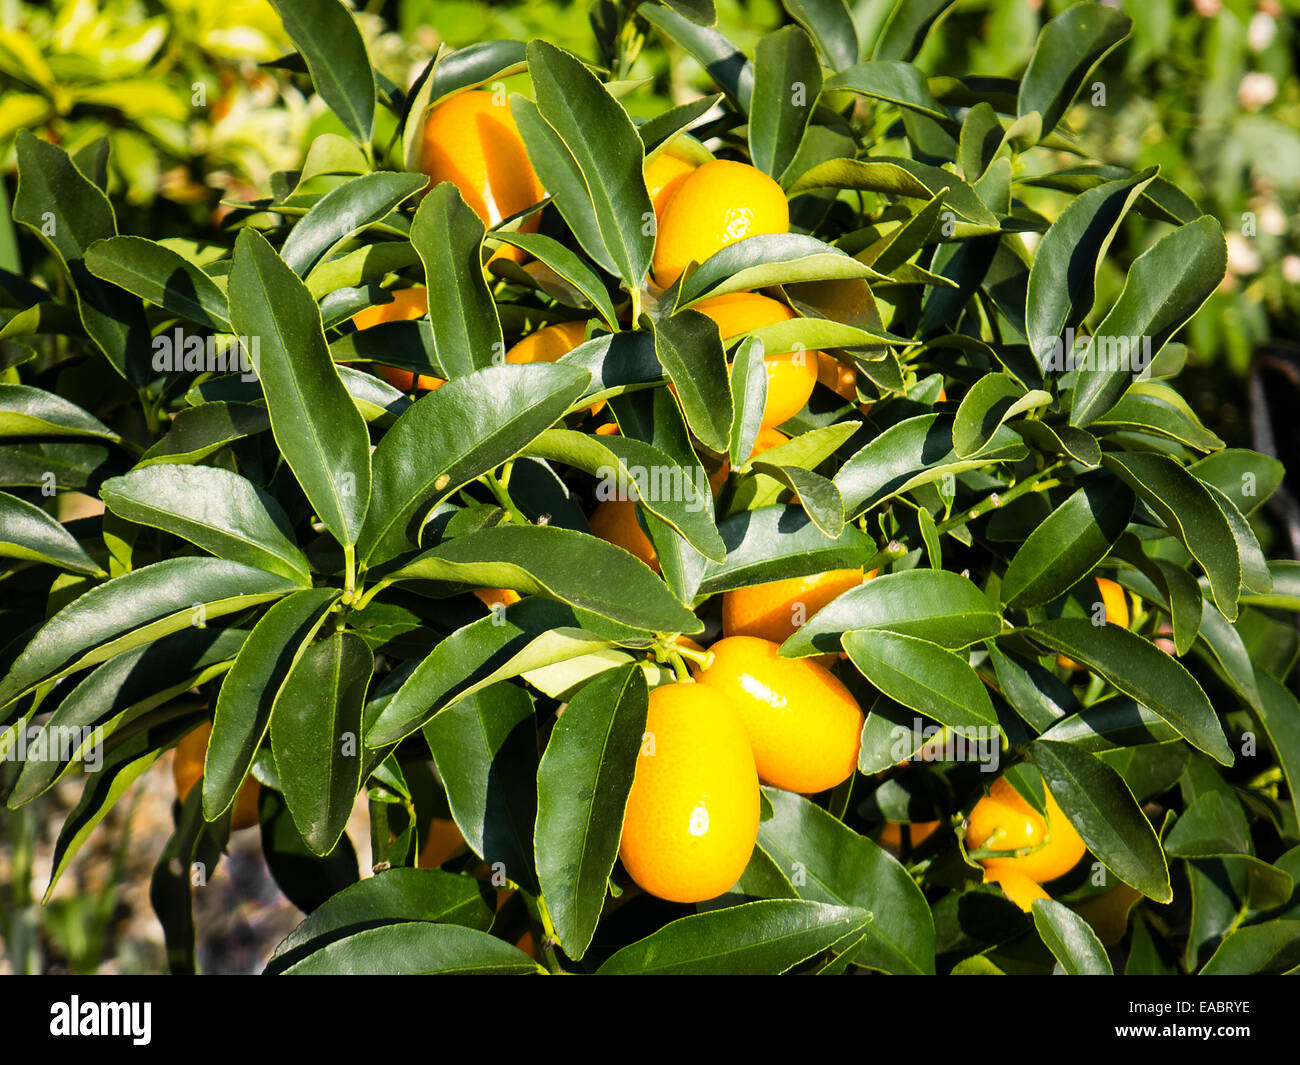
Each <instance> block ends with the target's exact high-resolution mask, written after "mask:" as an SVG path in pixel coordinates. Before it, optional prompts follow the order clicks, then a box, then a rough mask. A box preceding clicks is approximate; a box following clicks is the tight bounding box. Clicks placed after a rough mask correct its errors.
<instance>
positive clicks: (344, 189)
mask: <svg viewBox="0 0 1300 1065" xmlns="http://www.w3.org/2000/svg"><path fill="white" fill-rule="evenodd" d="M427 183H428V178H426V177H425V176H424V175H423V174H394V173H391V172H388V171H383V172H380V173H375V174H361V175H359V176H358V177H354V178H352V179H351V180H349V181H345V182H344V183H343V184H341V185H336V186H334V188H332V189H330V191H329V192H327V193H325V195H324V196H322V197H321V198H320V199H319V200H317V201H316V203H315V204H314V205H313V206H312V208H311V210H310V211H308V212H307V213H306V214H305V215H304V216H303V217H302V218H300V219H299V220H298V221H297V223H296V224H295V225H294V227H293V229H292V230H291V231H290V233H289V236H288V237H287V238H286V239H285V242H284V244H283V245H281V247H280V258H282V259H283V260H284V261H285V263H286V264H288V266H289V268H290V269H291V270H292V271H293V272H294V273H295V274H297V275H298V276H299V277H306V276H307V274H308V272H309V271H310V270H311V269H312V267H313V266H315V265H316V264H317V263H318V262H320V261H321V260H322V259H324V258H325V257H326V256H327V255H329V253H330V251H331V250H332V249H334V248H337V247H338V246H339V245H340V244H342V243H343V242H344V241H345V240H347V239H348V238H349V237H352V236H354V235H356V234H357V233H360V232H361V231H362V230H364V229H366V228H367V227H368V226H371V225H373V224H374V223H375V222H379V221H382V220H383V219H384V218H386V217H387V216H388V214H389V213H390V212H391V211H393V210H395V209H396V208H397V207H398V206H399V205H400V204H401V203H402V202H403V201H405V200H408V199H410V198H411V197H412V196H414V195H415V194H416V193H417V192H419V191H420V190H421V189H422V188H424V186H425V185H426V184H427ZM417 250H418V248H417Z"/></svg>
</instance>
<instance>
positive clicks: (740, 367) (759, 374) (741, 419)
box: [727, 337, 842, 524]
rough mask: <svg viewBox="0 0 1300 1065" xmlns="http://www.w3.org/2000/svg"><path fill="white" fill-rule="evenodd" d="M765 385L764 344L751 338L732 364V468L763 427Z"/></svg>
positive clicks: (750, 450)
mask: <svg viewBox="0 0 1300 1065" xmlns="http://www.w3.org/2000/svg"><path fill="white" fill-rule="evenodd" d="M767 384H768V381H767V368H766V364H765V363H764V362H763V342H762V341H761V340H758V339H756V338H753V337H750V338H749V339H747V340H745V341H743V342H742V343H741V345H740V347H738V348H737V349H736V357H735V359H733V360H732V364H731V391H732V396H733V401H734V403H735V408H734V409H733V410H732V412H731V440H730V443H729V445H728V447H727V455H728V458H729V459H730V462H731V465H732V467H733V468H735V467H739V466H741V465H743V464H744V463H745V462H746V461H747V460H748V459H749V456H750V455H751V454H753V451H754V441H755V440H757V439H758V433H759V430H760V428H762V423H763V411H764V410H765V409H766V408H767ZM841 509H842V507H841ZM841 517H842V515H841ZM841 524H842V522H841Z"/></svg>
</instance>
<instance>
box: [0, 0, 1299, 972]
mask: <svg viewBox="0 0 1300 1065" xmlns="http://www.w3.org/2000/svg"><path fill="white" fill-rule="evenodd" d="M610 2H613V0H610ZM619 2H620V3H626V2H627V0H619ZM355 6H356V7H357V9H358V12H359V16H360V17H359V20H358V21H359V23H360V25H361V27H362V31H363V33H364V34H365V36H366V38H367V44H368V48H369V50H370V54H371V57H372V59H373V60H374V62H375V63H376V65H377V66H378V67H379V69H380V70H381V72H382V73H383V75H384V76H385V77H387V78H388V79H390V80H391V82H392V83H393V84H394V85H395V86H396V87H399V88H402V89H404V88H405V87H407V86H409V85H410V84H411V82H412V81H413V80H414V78H415V77H416V75H417V74H418V72H419V71H420V70H421V69H422V68H423V67H424V65H425V64H426V63H427V62H428V60H429V58H430V57H431V56H432V55H433V54H434V53H435V52H436V51H437V49H438V48H439V46H440V45H443V44H445V45H447V46H449V47H451V48H460V47H464V46H466V45H469V44H472V43H475V42H478V41H483V40H492V39H498V38H514V39H522V40H526V39H529V38H532V37H544V38H546V39H547V40H549V41H551V42H553V43H556V44H558V45H560V46H562V47H565V48H568V49H571V50H572V51H574V52H576V53H577V54H579V55H581V56H583V57H584V58H587V59H594V57H595V54H596V53H595V49H594V44H593V35H592V29H591V23H590V18H589V11H590V6H591V5H590V4H589V3H588V0H498V2H488V0H355ZM892 6H893V0H848V7H849V9H850V12H851V14H852V16H853V18H854V21H855V23H856V24H857V27H858V35H859V39H860V40H861V42H862V43H863V52H864V55H869V54H870V51H871V48H872V42H873V41H874V40H875V39H876V37H877V35H878V34H879V31H880V29H881V28H882V26H883V25H884V22H885V19H886V17H887V16H888V14H889V12H890V10H891V8H892ZM1069 6H1070V3H1069V0H956V2H955V3H952V4H950V5H949V6H948V7H947V8H946V9H945V11H944V13H943V14H942V16H941V17H940V22H939V23H938V25H937V26H936V28H935V29H934V30H933V31H932V32H931V33H930V35H929V37H928V40H927V42H926V44H925V47H924V49H923V51H922V52H921V53H920V55H919V56H918V58H917V60H916V63H917V65H918V66H919V67H920V68H921V69H923V70H926V71H928V72H930V73H931V74H932V75H933V74H943V75H947V76H964V75H969V74H978V75H984V76H990V77H1006V76H1011V75H1015V74H1018V73H1020V72H1021V71H1023V69H1024V67H1025V65H1026V63H1027V61H1028V59H1029V56H1030V54H1031V52H1032V49H1033V44H1034V40H1035V38H1036V36H1037V34H1038V32H1039V29H1040V27H1041V26H1042V24H1043V23H1045V22H1046V21H1047V20H1048V19H1050V18H1052V17H1053V16H1055V15H1056V14H1058V13H1059V12H1060V11H1062V10H1064V9H1065V8H1067V7H1069ZM1115 6H1117V7H1122V8H1123V10H1124V11H1125V12H1126V13H1127V14H1128V15H1129V16H1130V17H1131V18H1132V19H1133V23H1134V29H1133V35H1132V37H1131V38H1130V39H1129V40H1128V41H1127V42H1126V43H1125V44H1124V45H1123V46H1122V47H1120V48H1119V49H1117V50H1116V52H1115V53H1113V54H1112V55H1111V56H1110V57H1109V58H1108V59H1107V61H1106V62H1105V63H1104V65H1103V66H1102V68H1101V69H1100V71H1099V73H1098V75H1097V77H1096V78H1095V79H1094V83H1093V85H1089V86H1085V88H1084V91H1082V92H1081V93H1080V95H1079V98H1078V101H1077V102H1076V104H1075V106H1074V107H1073V109H1072V110H1071V111H1070V112H1069V114H1068V115H1067V125H1068V127H1069V129H1070V130H1071V131H1072V132H1073V135H1074V137H1075V138H1076V140H1077V143H1078V145H1079V149H1080V154H1081V155H1082V156H1084V157H1096V158H1101V159H1105V160H1107V161H1109V162H1111V163H1114V164H1117V165H1120V166H1125V167H1130V168H1133V169H1140V168H1142V167H1145V166H1149V165H1151V164H1159V165H1160V167H1161V170H1162V174H1163V176H1164V177H1165V178H1167V179H1168V180H1170V181H1172V182H1173V183H1175V184H1176V185H1178V186H1180V187H1181V188H1183V189H1184V190H1186V191H1187V192H1188V193H1189V194H1190V195H1191V196H1192V197H1193V198H1194V199H1195V200H1196V201H1197V202H1198V203H1199V204H1200V206H1201V207H1202V208H1203V209H1204V210H1205V211H1207V212H1208V213H1211V214H1213V215H1215V216H1216V217H1217V218H1218V219H1219V220H1220V222H1221V223H1222V224H1223V228H1224V230H1225V232H1226V233H1227V240H1228V275H1227V277H1226V279H1225V280H1224V283H1223V285H1222V286H1221V288H1220V289H1219V291H1218V292H1217V293H1215V295H1214V296H1213V297H1212V298H1211V300H1210V302H1209V304H1208V305H1207V306H1206V308H1205V309H1204V310H1203V311H1202V312H1201V313H1200V314H1199V315H1197V317H1196V318H1195V320H1194V322H1193V323H1192V325H1191V327H1190V330H1189V335H1188V336H1187V337H1186V338H1185V339H1186V340H1187V341H1188V343H1189V345H1190V347H1191V355H1190V358H1189V364H1188V372H1187V373H1185V374H1184V375H1183V376H1182V377H1180V378H1179V380H1178V387H1179V388H1180V389H1182V390H1183V391H1184V393H1185V394H1186V396H1187V398H1188V400H1189V401H1190V402H1191V403H1192V404H1193V406H1194V407H1195V408H1196V409H1197V412H1198V414H1199V415H1200V416H1201V418H1202V419H1203V420H1204V421H1205V423H1206V425H1207V426H1208V427H1209V428H1210V429H1212V430H1214V431H1215V432H1216V433H1218V434H1219V435H1220V436H1221V437H1222V438H1223V439H1224V440H1225V441H1227V442H1228V444H1229V445H1230V446H1253V447H1255V448H1258V449H1260V450H1264V451H1271V452H1274V453H1276V454H1278V455H1279V457H1281V458H1282V459H1283V460H1284V461H1286V462H1287V463H1288V465H1292V466H1294V465H1295V464H1296V463H1298V462H1300V453H1297V439H1296V438H1297V436H1300V434H1296V433H1295V431H1294V429H1293V428H1292V424H1293V418H1294V415H1293V414H1292V413H1291V408H1293V407H1294V405H1295V402H1296V399H1297V397H1300V78H1298V77H1297V64H1298V62H1300V0H1194V2H1193V0H1123V2H1118V0H1117V2H1116V4H1115ZM717 9H718V28H719V30H720V31H721V32H722V33H723V34H724V35H726V36H727V37H729V38H730V39H731V40H732V41H733V42H734V43H735V44H736V45H737V46H738V47H740V48H741V49H742V50H745V51H747V52H752V48H753V45H754V43H755V41H757V39H758V38H759V37H760V36H762V35H763V34H765V33H768V32H770V31H771V30H773V29H775V28H777V27H778V26H780V25H781V24H783V23H784V22H786V21H788V19H787V16H786V14H785V12H784V9H783V8H782V6H781V4H780V3H779V2H778V0H717ZM290 51H291V48H290V44H289V41H288V38H287V36H286V35H285V33H284V30H283V28H282V26H281V24H280V20H279V17H278V16H277V14H276V13H275V10H274V9H273V7H272V6H271V4H270V3H269V0H54V2H49V0H41V2H28V0H0V177H2V178H3V181H0V217H3V218H7V216H8V214H9V204H10V203H11V202H12V197H13V195H14V189H15V159H14V139H15V136H16V135H17V133H18V132H19V131H20V130H22V129H31V130H33V131H34V132H36V133H37V135H39V136H41V137H44V138H46V139H48V140H51V141H54V142H55V143H59V144H61V145H62V146H64V147H65V148H66V149H67V150H68V151H69V152H70V153H72V154H73V155H74V157H75V158H76V161H77V163H78V165H79V166H81V167H82V168H83V169H84V170H86V171H87V172H91V171H94V172H95V173H96V174H98V175H102V176H103V178H104V180H106V182H107V188H108V191H109V195H110V196H111V197H112V199H113V201H114V204H115V207H116V209H117V211H118V217H119V220H120V221H121V224H122V229H123V231H125V232H134V233H139V234H142V235H146V236H150V237H153V238H154V239H159V240H187V241H195V242H199V243H203V242H205V241H208V240H212V239H215V238H216V237H217V234H218V232H219V230H220V227H221V223H222V220H223V218H224V217H225V216H226V214H227V213H228V212H229V210H230V206H229V205H231V204H235V203H242V202H246V201H249V200H253V199H256V198H257V197H259V196H262V195H265V194H266V192H267V190H268V188H269V186H270V182H271V175H272V174H273V173H274V172H276V171H292V170H294V169H296V168H297V167H298V166H300V165H301V162H302V159H303V156H304V153H305V148H306V145H307V144H308V143H310V141H311V140H312V139H313V138H314V137H316V136H318V135H319V134H320V133H322V132H326V131H331V130H337V131H340V132H341V129H340V127H339V125H338V120H337V119H336V118H335V117H334V116H333V115H332V114H331V113H329V112H328V111H327V110H326V109H325V108H324V106H323V104H322V103H321V101H319V100H309V93H308V92H307V91H306V90H307V84H306V79H305V77H304V76H303V75H301V74H300V73H298V72H297V70H296V69H295V64H293V63H290V62H283V61H282V60H283V57H284V56H286V55H287V54H288V53H289V52H290ZM631 78H632V79H634V80H638V79H641V80H644V82H645V84H644V85H643V86H642V87H641V88H640V90H639V91H638V92H637V93H635V94H633V95H632V96H630V97H629V98H628V99H627V103H628V105H629V108H630V109H631V110H632V111H633V112H634V113H637V114H647V115H648V114H654V113H657V112H659V111H661V110H662V109H663V106H664V103H665V101H667V102H671V103H680V102H683V101H685V100H688V99H691V98H693V97H695V96H697V95H698V94H700V93H702V92H704V91H709V90H711V88H712V87H711V85H710V84H709V83H708V81H707V79H706V77H705V75H704V73H703V71H702V70H701V69H700V68H699V66H698V65H697V64H696V62H695V61H694V60H693V59H691V58H690V57H689V56H687V55H685V54H684V53H683V52H681V51H680V50H679V49H677V48H675V47H674V46H671V45H665V44H664V43H663V42H662V41H660V40H658V39H657V38H656V36H655V35H654V34H653V33H651V34H649V40H648V41H647V45H646V48H645V50H644V51H643V52H642V53H641V56H640V58H639V59H638V61H637V63H636V64H635V65H634V67H633V68H632V71H631ZM1097 83H1100V85H1101V87H1102V89H1103V90H1104V91H1103V92H1102V93H1098V92H1096V91H1095V89H1094V86H1095V85H1096V84H1097ZM883 133H884V135H885V136H887V137H888V136H890V135H891V134H890V131H883ZM383 134H384V131H382V130H381V131H380V143H382V141H383ZM101 137H107V141H108V145H109V152H108V155H107V157H106V158H105V157H103V156H102V155H101V154H98V153H97V152H96V149H95V147H94V145H95V144H96V142H97V141H98V140H99V138H101ZM1074 161H1075V160H1074V159H1072V158H1071V157H1070V155H1069V154H1068V153H1064V152H1062V153H1060V154H1059V155H1058V157H1057V158H1055V159H1050V158H1049V159H1047V160H1046V161H1045V162H1044V163H1042V164H1040V165H1044V167H1045V169H1051V168H1056V167H1059V166H1069V165H1071V164H1072V163H1073V162H1074ZM1064 202H1066V198H1065V197H1063V196H1062V195H1061V194H1059V193H1055V192H1052V191H1051V190H1046V189H1043V190H1039V191H1038V193H1036V194H1035V196H1034V199H1033V201H1032V202H1030V203H1027V204H1026V205H1025V206H1026V207H1027V208H1029V209H1031V210H1034V211H1037V212H1039V213H1041V214H1042V215H1044V216H1045V217H1046V218H1047V219H1049V220H1050V219H1052V218H1054V217H1055V214H1056V212H1057V211H1059V210H1060V208H1061V206H1062V205H1063V204H1064ZM1166 228H1167V227H1165V226H1164V225H1163V224H1161V223H1158V222H1153V221H1151V220H1149V219H1145V218H1142V217H1140V216H1138V215H1137V214H1136V213H1134V214H1131V215H1130V216H1129V218H1128V220H1127V221H1126V222H1125V224H1124V228H1123V230H1122V232H1121V234H1120V236H1119V237H1118V238H1117V240H1116V241H1115V243H1114V245H1113V246H1112V248H1111V252H1110V256H1111V258H1110V260H1109V261H1108V262H1107V263H1106V265H1105V267H1104V268H1103V274H1102V277H1101V278H1100V279H1099V280H1100V284H1099V285H1098V292H1097V301H1098V307H1099V308H1103V309H1104V308H1105V307H1107V306H1109V304H1110V303H1111V302H1112V301H1113V300H1114V298H1115V297H1116V296H1117V295H1118V292H1119V288H1120V285H1121V284H1122V279H1123V277H1124V273H1125V271H1126V269H1127V267H1128V265H1129V263H1131V262H1132V260H1133V259H1135V258H1136V257H1137V256H1138V255H1140V254H1141V253H1142V251H1143V250H1145V249H1146V248H1147V247H1149V246H1150V244H1151V243H1153V242H1154V241H1155V240H1156V239H1158V238H1159V237H1160V236H1161V235H1162V234H1163V233H1164V232H1165V231H1166ZM21 253H22V254H21V255H20V248H19V245H18V244H17V243H16V241H15V237H14V234H13V232H12V230H11V229H10V228H9V227H8V226H7V225H0V267H4V268H5V269H9V270H13V271H14V272H16V273H20V274H22V275H23V276H26V277H47V276H48V277H50V278H53V277H55V276H57V273H58V272H57V270H49V269H47V266H48V264H46V263H44V262H42V261H41V260H40V259H39V258H38V256H40V255H43V254H44V253H43V252H41V251H40V249H39V247H38V246H37V245H36V244H35V243H30V244H29V243H24V244H23V245H22V247H21ZM4 302H5V293H4V290H3V287H0V304H3V303H4ZM1094 324H1095V323H1094ZM1270 409H1271V410H1272V412H1273V413H1272V415H1271V417H1270V415H1269V411H1270ZM1261 434H1263V435H1261ZM163 787H164V791H165V788H166V781H165V780H164V781H163ZM160 810H161V811H165V810H166V806H160ZM153 819H154V820H157V821H158V822H159V823H162V822H164V821H165V817H163V816H162V814H160V813H159V812H158V811H155V814H154V818H153ZM36 820H37V819H36V818H35V817H34V816H33V813H32V811H31V810H28V811H26V812H19V813H15V812H11V811H7V810H6V811H0V938H4V939H6V940H7V951H6V953H7V954H8V965H7V966H6V965H5V963H4V962H0V968H5V967H7V968H9V969H10V971H14V970H18V971H26V970H32V969H40V968H48V967H49V965H50V964H51V959H54V960H53V962H52V964H54V965H55V966H56V967H59V968H64V969H69V970H71V971H78V972H93V971H95V970H96V969H97V968H99V967H100V964H101V961H102V960H103V959H106V958H110V957H115V958H116V959H117V960H116V962H115V963H114V964H115V965H116V966H117V967H118V968H119V969H120V970H124V971H133V970H137V969H142V970H149V969H152V968H155V967H156V965H157V951H158V947H159V944H153V945H151V946H149V947H144V948H140V947H138V946H136V947H132V946H131V945H130V944H131V943H132V941H133V940H136V939H137V938H138V937H139V936H143V935H145V934H146V933H144V932H143V931H141V930H140V929H139V928H137V929H135V930H134V931H124V930H123V929H122V928H121V927H120V923H121V922H120V919H121V917H122V915H123V913H124V912H129V911H132V910H135V909H137V908H138V909H139V910H140V913H141V915H142V916H143V918H144V920H145V922H148V920H149V911H148V908H147V905H142V906H140V907H136V906H134V905H132V904H131V900H127V899H124V897H123V895H122V891H121V888H120V887H119V885H120V884H129V883H141V882H147V880H148V870H147V867H146V869H145V871H144V872H143V874H142V873H141V870H139V869H135V870H133V869H130V868H126V866H129V865H130V864H131V863H132V862H133V861H135V860H137V859H136V858H133V857H132V854H131V852H129V851H128V849H127V848H126V846H125V844H123V845H122V846H121V847H119V848H117V849H112V848H110V849H107V850H106V851H105V852H104V853H103V854H101V855H99V857H98V859H97V860H98V861H99V862H100V864H101V865H102V866H103V867H104V868H103V869H102V870H101V871H100V874H98V875H96V874H85V875H83V876H82V877H80V878H79V884H78V890H77V892H76V893H75V894H76V897H75V898H69V899H66V900H60V901H59V902H58V903H57V904H55V905H52V906H50V907H46V908H45V910H44V911H43V912H38V910H37V907H36V906H35V904H34V903H33V902H32V898H33V895H34V894H35V895H36V896H39V894H40V890H39V889H40V887H41V885H40V884H34V883H33V880H35V879H39V877H40V875H41V872H40V871H41V870H43V869H44V868H45V867H47V866H48V861H46V860H43V859H42V858H41V857H39V856H38V855H39V854H40V853H41V852H42V850H43V849H46V850H47V849H48V846H49V843H50V841H49V840H46V839H44V838H43V837H42V829H41V828H40V826H39V825H38V824H37V823H36ZM41 820H42V821H43V823H45V824H46V825H53V824H55V823H57V819H56V818H43V819H41ZM145 821H146V823H145V824H144V825H141V826H139V828H138V829H137V832H138V834H142V835H147V834H148V833H149V832H150V831H151V830H152V829H154V828H156V827H157V826H156V825H153V824H152V823H151V822H150V819H149V818H148V817H146V819H145ZM128 822H129V819H128ZM122 827H123V828H126V826H125V825H124V826H122ZM164 835H165V832H164ZM156 850H157V848H156V847H154V846H149V847H145V848H141V851H140V853H141V854H143V855H144V856H145V857H144V858H143V859H140V860H143V861H146V862H152V855H153V854H154V852H156ZM34 856H37V857H36V859H35V861H33V857H34ZM33 887H35V888H36V889H37V890H35V891H33ZM274 903H275V900H273V899H271V898H270V896H269V895H268V896H267V897H266V898H265V899H263V900H262V902H261V903H259V904H258V905H263V906H265V907H272V908H273V906H274ZM290 909H291V908H290ZM268 912H270V910H268ZM259 919H260V918H259ZM252 923H256V922H255V921H254V922H252ZM240 927H243V928H245V929H246V928H247V927H249V922H248V921H245V922H244V924H243V925H241V926H240ZM157 933H158V930H157V929H156V928H153V929H152V932H151V933H149V934H152V935H153V937H154V939H156V940H159V941H160V939H161V936H160V935H159V934H157ZM233 938H236V939H238V938H239V936H238V935H236V936H234V937H233ZM244 938H248V937H247V936H245V937H244ZM243 945H244V946H245V947H247V943H244V944H243ZM41 959H43V961H42V960H41ZM213 960H214V962H215V964H214V966H213V967H215V968H221V967H222V965H221V962H220V961H219V960H217V959H213Z"/></svg>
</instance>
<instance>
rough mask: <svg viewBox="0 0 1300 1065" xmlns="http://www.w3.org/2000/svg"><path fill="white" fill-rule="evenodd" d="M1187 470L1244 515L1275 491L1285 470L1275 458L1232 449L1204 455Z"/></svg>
mask: <svg viewBox="0 0 1300 1065" xmlns="http://www.w3.org/2000/svg"><path fill="white" fill-rule="evenodd" d="M1188 470H1189V471H1190V472H1191V473H1192V474H1194V475H1195V476H1196V478H1197V480H1199V481H1201V482H1202V483H1203V484H1207V485H1213V486H1214V487H1215V488H1217V489H1218V490H1219V491H1220V492H1222V493H1223V494H1224V495H1225V496H1227V497H1228V498H1229V499H1231V500H1232V503H1233V506H1235V507H1236V508H1237V509H1238V510H1239V511H1241V513H1242V514H1245V515H1247V516H1249V515H1250V514H1252V513H1253V512H1254V511H1255V509H1256V508H1257V507H1258V506H1259V505H1260V504H1261V503H1263V502H1264V501H1265V500H1266V499H1268V498H1269V497H1270V496H1272V495H1273V493H1274V492H1276V491H1277V490H1278V488H1279V487H1280V486H1281V484H1282V479H1283V478H1284V477H1285V476H1286V467H1284V466H1283V465H1282V463H1280V462H1279V461H1278V460H1277V459H1275V458H1272V457H1270V456H1268V455H1261V454H1260V453H1259V452H1258V451H1247V450H1246V449H1245V448H1236V447H1229V448H1224V449H1223V450H1222V451H1216V452H1215V453H1214V454H1213V455H1206V456H1205V458H1203V459H1201V460H1199V461H1198V462H1193V463H1192V464H1191V465H1190V466H1189V467H1188Z"/></svg>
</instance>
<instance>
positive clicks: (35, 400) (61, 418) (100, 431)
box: [0, 383, 117, 440]
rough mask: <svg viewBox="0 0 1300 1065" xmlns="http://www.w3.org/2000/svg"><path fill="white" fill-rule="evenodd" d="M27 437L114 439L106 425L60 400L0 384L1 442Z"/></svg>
mask: <svg viewBox="0 0 1300 1065" xmlns="http://www.w3.org/2000/svg"><path fill="white" fill-rule="evenodd" d="M28 436H46V437H59V438H63V437H88V438H101V439H105V440H116V439H117V434H116V433H114V432H113V431H112V430H111V429H110V428H109V427H108V426H107V425H105V424H104V423H103V422H101V421H100V420H99V419H98V418H96V417H94V416H93V415H91V414H89V413H87V412H86V411H84V410H82V409H81V408H80V407H78V406H77V405H76V404H75V403H71V402H69V401H68V400H66V399H64V398H63V397H62V396H58V395H55V394H54V393H53V392H46V391H44V390H43V389H40V388H33V387H32V386H31V385H19V384H7V383H5V384H0V439H8V438H12V437H28Z"/></svg>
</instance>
